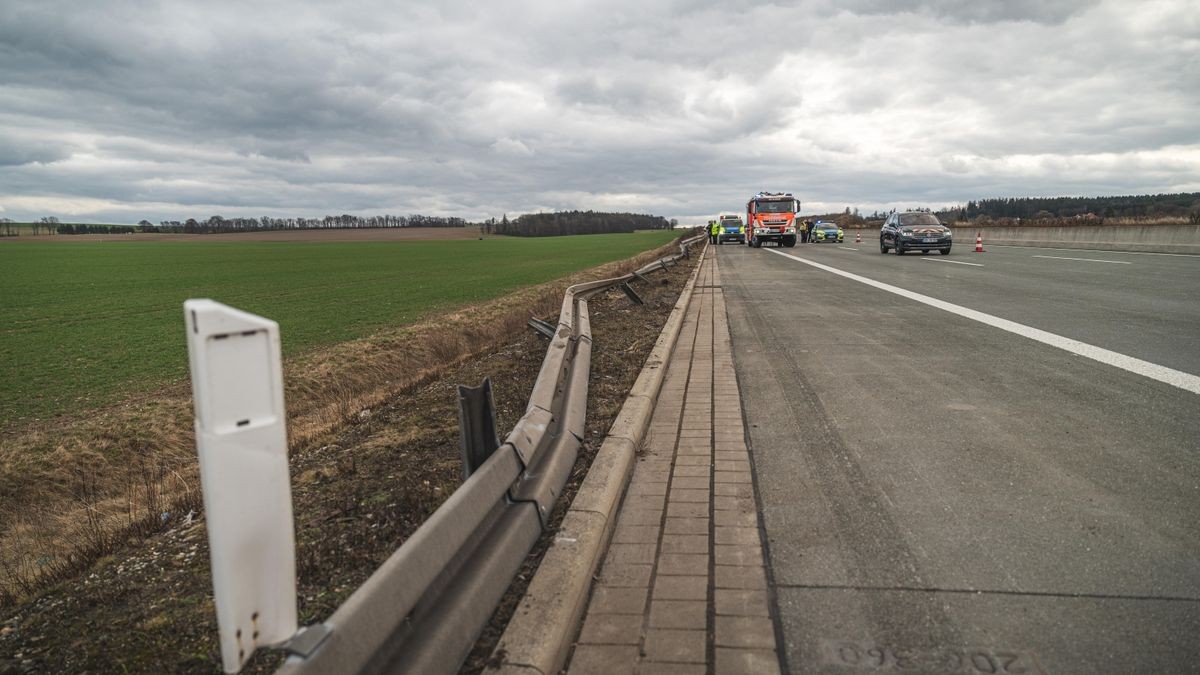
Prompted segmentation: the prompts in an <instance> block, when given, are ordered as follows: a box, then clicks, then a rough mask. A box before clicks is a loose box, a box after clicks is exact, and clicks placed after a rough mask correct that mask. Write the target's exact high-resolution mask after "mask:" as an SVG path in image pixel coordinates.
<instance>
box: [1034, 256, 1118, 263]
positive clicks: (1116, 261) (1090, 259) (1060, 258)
mask: <svg viewBox="0 0 1200 675" xmlns="http://www.w3.org/2000/svg"><path fill="white" fill-rule="evenodd" d="M1033 257H1035V258H1046V259H1047V260H1078V261H1080V262H1102V263H1108V264H1110V265H1132V264H1133V263H1131V262H1129V261H1128V260H1099V259H1097V258H1064V257H1062V256H1059V255H1035V256H1033Z"/></svg>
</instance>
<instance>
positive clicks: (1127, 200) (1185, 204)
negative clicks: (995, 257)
mask: <svg viewBox="0 0 1200 675" xmlns="http://www.w3.org/2000/svg"><path fill="white" fill-rule="evenodd" d="M961 211H962V216H963V217H964V218H966V219H968V220H974V219H975V218H979V217H985V218H993V219H999V218H1022V219H1039V220H1041V219H1048V218H1076V217H1081V216H1087V215H1088V214H1091V215H1092V216H1098V217H1101V218H1180V217H1183V218H1187V217H1191V218H1193V219H1194V220H1195V219H1200V192H1181V193H1174V194H1157V195H1127V196H1118V197H1001V198H996V199H980V200H978V201H970V202H967V205H966V206H965V207H963V208H962V209H961Z"/></svg>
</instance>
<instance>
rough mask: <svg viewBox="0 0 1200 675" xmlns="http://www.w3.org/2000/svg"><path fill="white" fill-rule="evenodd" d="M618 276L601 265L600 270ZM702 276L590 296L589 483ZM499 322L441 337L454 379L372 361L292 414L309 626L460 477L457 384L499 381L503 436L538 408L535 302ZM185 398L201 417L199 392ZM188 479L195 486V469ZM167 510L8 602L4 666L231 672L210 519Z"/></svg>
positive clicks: (0, 663)
mask: <svg viewBox="0 0 1200 675" xmlns="http://www.w3.org/2000/svg"><path fill="white" fill-rule="evenodd" d="M661 253H662V252H661V251H660V252H659V254H661ZM613 272H615V270H614V269H611V268H610V269H608V270H604V271H601V272H597V271H594V270H593V271H591V272H589V273H588V274H587V276H588V277H589V278H602V277H603V276H611V275H612V273H613ZM689 273H690V265H683V266H679V267H676V268H672V269H671V270H670V271H669V272H667V273H665V274H661V273H660V274H656V275H654V276H651V277H650V284H649V285H647V284H640V283H639V284H637V286H638V291H639V293H642V295H643V297H644V299H645V300H646V304H645V305H644V306H635V305H632V304H631V303H629V301H628V300H627V299H626V298H625V296H624V295H623V294H622V293H620V292H619V291H615V292H611V293H609V294H607V295H605V296H603V297H600V298H597V299H595V300H593V301H592V302H591V303H590V308H591V315H592V326H593V331H594V345H595V347H594V350H593V373H592V379H591V384H590V388H589V412H588V425H587V439H586V440H585V444H584V449H583V451H582V454H581V457H580V460H579V462H578V464H577V466H576V468H575V474H574V478H578V477H581V476H582V474H583V473H584V472H586V468H587V466H588V465H589V463H590V461H591V457H592V456H593V455H594V452H595V450H596V449H597V448H598V447H599V445H600V442H601V441H602V439H603V434H604V431H605V430H607V428H608V426H609V425H610V424H611V422H612V420H613V419H614V418H615V416H616V413H617V411H618V410H619V408H620V406H621V404H622V402H623V401H624V397H625V394H626V392H627V391H628V389H629V387H630V386H631V385H632V383H633V381H634V379H635V378H636V376H637V373H638V371H639V370H640V367H641V364H642V362H643V361H644V359H645V356H646V354H648V353H649V351H650V349H651V347H652V346H653V344H654V341H655V340H656V339H657V337H658V332H659V330H660V329H661V326H662V324H663V322H664V321H665V319H666V316H667V315H668V314H669V313H670V311H671V308H672V307H673V305H674V303H675V300H676V298H677V296H678V294H679V291H680V290H681V288H682V287H683V285H684V283H685V281H686V278H687V275H688V274H689ZM563 286H565V282H562V283H560V284H556V285H553V288H549V289H541V290H540V291H537V292H534V291H531V292H530V295H528V296H525V297H524V298H523V299H524V301H526V302H527V303H528V302H534V303H535V304H537V301H538V300H539V299H544V298H545V297H547V296H549V298H550V299H549V302H548V303H547V302H545V301H544V300H543V301H542V302H541V304H540V305H537V306H539V307H540V309H539V310H538V311H537V312H535V313H536V314H538V315H540V316H542V317H543V318H546V319H550V320H553V319H554V318H555V316H554V312H556V311H557V301H558V299H559V298H561V290H562V287H563ZM477 310H478V308H476V311H472V312H463V313H459V314H460V315H463V316H460V317H459V319H457V320H458V321H467V320H468V319H470V318H471V317H472V316H475V317H476V318H478V311H477ZM455 316H457V315H455ZM485 316H487V317H490V318H493V319H495V318H496V317H499V316H509V317H514V316H515V317H518V318H517V319H513V320H510V321H508V322H506V323H502V325H503V330H496V329H495V324H494V323H484V324H482V326H481V327H479V328H477V330H478V331H480V332H479V334H477V335H474V337H468V338H463V340H464V342H462V343H460V344H451V345H449V346H436V345H438V344H439V343H437V342H434V343H432V344H431V346H430V347H429V351H428V352H426V355H427V356H434V357H444V358H449V360H450V361H451V362H456V365H454V366H453V367H451V368H450V369H448V370H445V371H444V372H440V373H439V372H434V371H430V370H425V371H421V373H422V374H421V376H420V378H419V379H418V380H416V382H417V384H412V383H410V384H409V385H408V386H407V388H405V387H402V386H400V384H399V383H398V382H397V381H395V380H392V381H390V382H384V381H379V380H377V379H376V376H378V374H379V373H380V372H390V373H391V374H392V375H393V377H395V372H396V371H395V370H393V368H395V367H399V366H396V365H395V364H393V366H389V367H388V368H383V369H376V368H374V367H367V368H366V371H368V372H375V373H376V376H372V377H369V378H367V379H368V380H371V383H370V385H369V386H365V387H360V388H359V391H360V393H359V394H358V395H349V394H348V395H346V396H344V397H341V398H337V397H335V398H333V399H329V400H326V401H324V403H322V402H321V401H319V400H318V401H316V402H311V401H310V402H309V403H308V404H306V407H304V411H302V413H301V414H299V415H297V414H296V412H295V411H294V410H290V411H289V417H292V418H293V419H297V418H298V419H301V424H300V425H298V426H299V428H298V429H297V427H295V426H294V427H293V436H292V448H293V452H292V484H293V500H294V504H295V516H296V528H297V571H298V577H299V578H298V584H299V588H298V590H299V602H300V614H301V620H302V622H304V623H313V622H317V621H320V620H322V619H324V618H325V617H327V616H329V614H331V613H332V611H333V609H334V608H336V607H337V605H338V604H340V602H342V601H343V600H344V599H345V598H346V597H348V596H349V594H350V593H351V592H352V591H353V590H354V589H355V588H356V587H357V586H358V585H359V584H361V583H362V581H364V580H365V579H366V578H367V577H368V576H369V575H370V573H371V572H373V571H374V570H375V568H376V567H377V566H378V565H379V564H380V563H381V562H382V561H383V560H384V559H386V557H387V556H388V555H389V554H390V553H391V552H392V551H393V550H394V549H395V548H396V547H397V546H398V545H399V544H400V543H401V542H403V541H404V540H405V539H406V538H407V537H408V536H409V535H411V533H412V532H413V531H415V529H416V528H417V527H418V526H419V525H420V523H421V522H423V521H424V519H425V518H426V517H427V515H428V514H429V513H431V512H432V511H433V510H434V509H436V507H437V506H438V505H439V504H441V502H442V501H443V500H444V499H445V498H446V496H447V495H449V494H450V493H451V492H452V491H453V490H454V489H455V488H456V487H457V485H458V484H459V482H460V480H461V467H460V464H459V451H458V429H457V410H456V403H455V401H456V398H455V390H454V386H455V385H457V384H478V383H479V382H480V381H481V380H482V379H483V377H485V376H490V377H491V378H492V381H493V385H494V391H495V398H496V404H497V409H498V410H497V415H498V420H497V421H498V424H499V427H500V428H501V429H502V430H507V429H510V428H511V427H512V425H513V424H514V423H515V422H516V420H517V419H518V418H519V416H520V415H521V413H522V412H523V411H524V407H525V404H526V401H527V400H528V395H529V391H530V389H531V388H532V384H533V379H534V378H535V377H536V375H537V371H538V368H539V366H540V365H541V361H542V357H543V356H544V354H545V347H546V343H545V342H544V341H542V340H541V339H540V338H538V337H537V336H535V335H534V334H533V333H532V332H531V331H529V330H527V329H524V328H522V327H521V324H522V323H523V321H524V319H525V318H527V317H528V316H529V312H528V311H527V310H517V311H515V312H514V311H512V310H511V308H510V310H509V311H507V312H500V311H499V310H494V313H491V314H485ZM447 321H448V322H449V323H448V324H447V325H448V326H451V327H458V328H461V327H462V325H466V324H456V323H454V321H456V319H454V317H453V316H452V317H449V318H447ZM468 323H471V322H469V321H468ZM433 328H439V329H441V330H455V328H446V327H441V326H434V327H433ZM488 329H491V334H488ZM421 330H424V329H421ZM429 330H432V328H430V329H429ZM418 333H420V330H418ZM439 335H440V336H441V337H445V336H446V333H445V332H442V333H439ZM393 337H395V336H393ZM423 337H428V335H423ZM405 344H408V343H405ZM427 344H430V343H427ZM395 347H396V345H395V344H392V343H386V342H385V344H379V345H372V344H356V343H348V344H347V345H344V346H342V347H341V348H340V350H341V351H338V352H337V354H340V357H338V356H337V355H333V356H331V355H329V354H326V355H324V356H321V357H320V358H317V356H316V355H312V356H311V357H310V358H313V359H316V360H315V361H309V362H304V363H300V362H297V363H295V364H290V365H289V372H290V373H291V375H289V377H291V376H293V375H297V374H303V375H304V377H303V378H301V379H302V380H304V384H302V385H298V387H299V388H298V389H296V390H295V392H294V391H293V389H292V388H289V393H288V396H289V397H290V398H289V400H299V399H298V398H297V397H296V392H300V393H302V392H304V391H305V390H306V389H305V388H306V387H313V388H315V387H317V386H318V383H319V382H320V381H321V380H322V378H327V377H329V376H330V374H331V373H332V372H334V371H335V370H337V369H338V368H344V367H348V365H349V364H353V363H356V362H357V361H356V360H355V359H354V358H353V355H354V353H355V352H357V351H359V350H364V351H366V352H369V353H378V354H382V353H387V352H390V351H393V349H394V348H395ZM472 347H473V349H472ZM464 350H465V351H464ZM456 351H457V354H458V355H457V356H453V354H454V352H456ZM439 352H444V353H439ZM464 353H465V354H474V355H473V356H463V354H464ZM342 359H344V360H345V361H344V362H343V360H342ZM339 363H340V364H341V365H340V366H338V368H335V367H334V364H339ZM409 365H410V366H411V365H412V364H411V363H410V364H409ZM351 370H353V368H351ZM410 375H411V373H410ZM398 388H399V389H400V390H401V391H400V393H396V391H397V389H398ZM389 392H390V393H389ZM184 393H186V392H184ZM300 398H302V397H300ZM331 401H332V402H331ZM364 401H365V402H366V403H364ZM181 405H183V406H184V412H183V413H180V415H181V416H182V417H183V418H184V419H185V421H186V420H187V419H188V414H186V412H187V411H186V407H187V399H186V397H185V398H184V399H183V400H182V402H181ZM290 407H291V406H289V408H290ZM306 418H308V419H310V421H309V422H308V423H305V422H304V420H305V419H306ZM179 435H180V444H181V445H182V446H185V447H186V449H187V451H188V453H189V454H190V453H193V452H194V450H192V449H191V447H190V445H189V444H188V443H184V442H183V441H185V440H187V439H189V438H190V437H189V436H188V435H187V434H186V433H183V432H180V433H179ZM126 450H128V449H126ZM181 461H182V460H181ZM189 470H190V469H189ZM188 475H189V476H190V474H188ZM187 483H188V485H189V486H191V489H192V490H194V489H195V485H196V483H194V478H192V477H189V478H188V479H187ZM570 494H571V495H573V491H572V492H570ZM165 498H166V495H164V499H165ZM164 503H165V502H164ZM163 508H165V509H167V518H166V520H164V521H162V522H155V523H154V525H155V527H154V528H152V529H148V530H146V531H145V532H140V533H134V534H135V535H136V536H123V537H120V538H118V539H115V540H114V543H113V545H112V546H111V547H110V550H109V552H108V554H107V555H105V556H104V557H103V558H101V559H99V560H98V561H95V562H94V563H93V564H90V565H80V566H79V567H78V569H76V570H71V571H70V572H69V573H64V574H62V575H60V576H62V577H63V580H62V581H60V582H59V583H58V584H57V585H56V586H54V587H52V588H49V589H44V590H41V591H39V592H38V593H37V594H36V595H35V596H33V598H32V599H26V600H23V601H21V602H20V603H19V604H16V605H13V606H10V607H9V608H8V609H5V610H0V673H9V672H13V673H24V672H84V671H90V672H117V671H128V672H205V673H211V672H218V671H219V670H220V662H219V655H218V647H217V644H216V620H215V615H214V609H213V605H212V599H211V578H210V576H209V568H208V547H207V535H206V533H205V530H204V520H203V514H202V512H201V511H200V509H199V507H198V503H197V500H196V499H194V498H193V499H192V500H191V501H190V502H186V503H182V504H181V503H180V502H175V503H174V504H173V505H171V506H167V507H163ZM183 509H186V510H183ZM187 511H192V513H191V517H190V519H189V518H188V516H187ZM544 539H545V538H544ZM523 581H524V580H523V579H519V580H518V582H519V583H518V586H520V584H521V583H523ZM516 597H518V596H516V595H513V596H512V597H511V598H510V600H509V602H508V603H506V607H511V605H512V604H513V602H514V601H515V598H516ZM504 611H505V610H504V609H503V608H502V610H501V611H500V612H499V613H498V616H497V618H496V619H495V621H494V622H493V627H492V629H490V630H489V632H488V634H487V635H485V641H484V644H483V645H482V646H481V647H480V648H479V649H478V650H477V653H476V655H475V656H474V657H473V659H472V661H471V663H472V664H474V667H476V668H478V667H480V666H481V665H482V663H483V659H485V658H486V654H487V652H488V651H489V648H488V646H487V640H488V639H494V637H495V636H497V635H498V634H499V630H500V629H502V627H503V624H504V622H505V621H507V617H506V616H504ZM278 662H279V657H278V656H277V655H274V654H263V655H260V656H258V657H257V658H256V659H255V661H254V662H253V663H252V667H251V668H250V670H251V671H259V672H262V671H268V670H271V669H272V668H273V667H274V666H275V665H276V664H277V663H278Z"/></svg>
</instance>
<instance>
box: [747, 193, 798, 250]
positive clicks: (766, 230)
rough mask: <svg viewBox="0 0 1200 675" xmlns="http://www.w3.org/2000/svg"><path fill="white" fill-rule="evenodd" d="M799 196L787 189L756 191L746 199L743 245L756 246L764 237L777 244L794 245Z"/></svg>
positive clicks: (761, 243)
mask: <svg viewBox="0 0 1200 675" xmlns="http://www.w3.org/2000/svg"><path fill="white" fill-rule="evenodd" d="M799 212H800V200H798V199H796V198H795V197H793V196H792V193H790V192H760V193H758V194H756V195H754V196H753V197H751V198H750V201H749V202H747V203H746V245H747V246H753V247H755V248H760V247H761V246H762V245H763V242H764V241H773V242H775V243H776V244H778V245H779V246H787V247H792V246H795V245H796V232H797V227H798V225H797V223H796V214H797V213H799Z"/></svg>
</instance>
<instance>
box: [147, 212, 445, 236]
mask: <svg viewBox="0 0 1200 675" xmlns="http://www.w3.org/2000/svg"><path fill="white" fill-rule="evenodd" d="M468 224H469V223H468V222H467V221H466V220H465V219H463V218H455V217H452V216H451V217H443V216H422V215H419V214H417V215H411V216H393V215H380V216H351V215H349V214H343V215H340V216H325V217H324V218H271V217H269V216H263V217H261V218H225V217H222V216H210V217H209V218H207V219H206V220H196V219H195V218H188V219H187V220H185V221H183V222H180V221H178V220H163V221H160V222H159V223H158V225H154V224H152V223H150V222H149V221H146V220H143V221H141V222H139V223H138V230H139V231H140V232H163V233H168V234H180V233H183V234H221V233H225V232H262V231H265V230H346V229H366V228H380V227H466V226H467V225H468Z"/></svg>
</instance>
